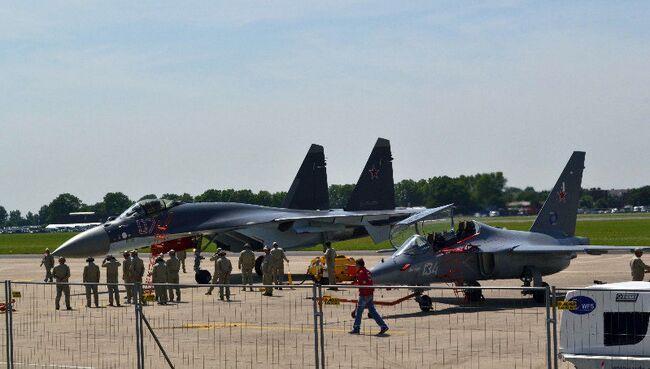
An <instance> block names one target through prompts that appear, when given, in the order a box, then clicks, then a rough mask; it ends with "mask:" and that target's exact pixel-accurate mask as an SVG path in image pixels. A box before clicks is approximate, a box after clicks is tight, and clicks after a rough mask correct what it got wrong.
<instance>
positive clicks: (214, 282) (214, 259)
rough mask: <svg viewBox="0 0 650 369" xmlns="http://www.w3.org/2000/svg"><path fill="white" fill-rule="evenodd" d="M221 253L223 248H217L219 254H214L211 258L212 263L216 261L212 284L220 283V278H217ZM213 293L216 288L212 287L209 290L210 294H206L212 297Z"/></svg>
mask: <svg viewBox="0 0 650 369" xmlns="http://www.w3.org/2000/svg"><path fill="white" fill-rule="evenodd" d="M220 253H221V248H220V247H219V248H217V252H215V253H214V255H212V256H211V257H210V261H214V274H212V280H211V281H210V283H212V284H218V283H219V278H218V277H217V260H219V254H220ZM212 291H214V287H210V288H209V289H208V292H206V293H205V294H206V295H212Z"/></svg>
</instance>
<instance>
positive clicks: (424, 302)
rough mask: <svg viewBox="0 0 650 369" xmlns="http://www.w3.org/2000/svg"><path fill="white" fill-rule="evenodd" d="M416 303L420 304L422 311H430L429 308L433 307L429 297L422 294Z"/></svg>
mask: <svg viewBox="0 0 650 369" xmlns="http://www.w3.org/2000/svg"><path fill="white" fill-rule="evenodd" d="M418 304H420V310H422V311H431V308H432V307H433V304H432V301H431V297H429V296H428V295H422V296H420V298H419V299H418Z"/></svg>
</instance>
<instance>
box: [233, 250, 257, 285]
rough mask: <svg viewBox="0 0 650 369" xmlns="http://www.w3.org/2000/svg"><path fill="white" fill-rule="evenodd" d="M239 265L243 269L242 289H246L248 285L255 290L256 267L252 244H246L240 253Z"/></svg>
mask: <svg viewBox="0 0 650 369" xmlns="http://www.w3.org/2000/svg"><path fill="white" fill-rule="evenodd" d="M237 267H238V268H239V270H241V283H242V284H243V285H244V287H242V289H241V290H242V291H246V285H249V286H251V287H249V288H250V290H251V291H253V287H252V286H253V268H255V253H254V252H253V251H251V245H250V244H248V243H246V244H244V250H243V251H242V252H241V253H240V254H239V262H238V263H237Z"/></svg>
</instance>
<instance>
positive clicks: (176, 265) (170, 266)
mask: <svg viewBox="0 0 650 369" xmlns="http://www.w3.org/2000/svg"><path fill="white" fill-rule="evenodd" d="M176 255H177V254H176V251H174V250H169V259H168V260H167V283H170V284H172V285H170V286H169V301H174V290H176V302H180V301H181V288H180V287H178V283H179V278H180V277H179V276H178V273H179V272H180V270H181V262H180V260H178V258H177V257H176ZM173 285H175V286H173Z"/></svg>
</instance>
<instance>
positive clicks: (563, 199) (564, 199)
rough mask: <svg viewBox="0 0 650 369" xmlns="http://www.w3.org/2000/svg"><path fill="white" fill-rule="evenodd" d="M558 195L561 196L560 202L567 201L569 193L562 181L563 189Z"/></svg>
mask: <svg viewBox="0 0 650 369" xmlns="http://www.w3.org/2000/svg"><path fill="white" fill-rule="evenodd" d="M557 195H558V196H559V197H560V202H566V197H567V193H566V190H565V185H564V182H562V190H560V192H558V193H557Z"/></svg>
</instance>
